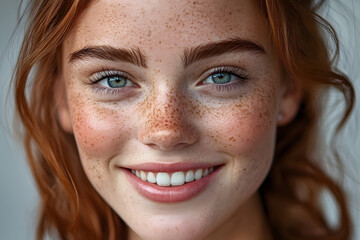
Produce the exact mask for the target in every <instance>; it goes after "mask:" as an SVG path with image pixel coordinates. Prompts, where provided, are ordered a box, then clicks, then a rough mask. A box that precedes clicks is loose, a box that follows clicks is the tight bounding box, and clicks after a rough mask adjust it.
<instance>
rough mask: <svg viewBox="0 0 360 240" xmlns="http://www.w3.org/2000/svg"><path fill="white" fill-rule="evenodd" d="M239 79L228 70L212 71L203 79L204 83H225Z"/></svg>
mask: <svg viewBox="0 0 360 240" xmlns="http://www.w3.org/2000/svg"><path fill="white" fill-rule="evenodd" d="M237 79H239V77H238V76H236V75H235V74H232V73H229V72H218V73H213V74H211V75H210V76H209V77H207V78H206V79H205V80H204V83H215V84H226V83H229V82H232V81H234V80H237Z"/></svg>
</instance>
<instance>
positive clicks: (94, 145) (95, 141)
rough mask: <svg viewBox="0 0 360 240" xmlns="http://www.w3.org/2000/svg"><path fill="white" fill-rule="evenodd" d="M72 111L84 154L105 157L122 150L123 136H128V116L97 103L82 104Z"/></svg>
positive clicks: (77, 139) (79, 142)
mask: <svg viewBox="0 0 360 240" xmlns="http://www.w3.org/2000/svg"><path fill="white" fill-rule="evenodd" d="M79 106H82V107H75V108H74V109H73V111H72V121H73V128H74V135H75V139H76V142H77V145H78V147H79V150H80V153H81V154H82V155H84V154H85V155H87V156H91V158H104V156H110V155H113V154H114V151H120V148H121V146H122V145H123V144H121V142H122V141H123V138H124V137H126V136H128V134H127V131H126V130H125V129H126V128H125V127H124V125H125V124H124V123H125V122H126V120H125V119H126V117H124V116H122V115H121V114H119V113H118V112H116V111H114V110H112V109H108V108H105V107H100V106H97V105H96V104H90V103H86V104H80V105H79Z"/></svg>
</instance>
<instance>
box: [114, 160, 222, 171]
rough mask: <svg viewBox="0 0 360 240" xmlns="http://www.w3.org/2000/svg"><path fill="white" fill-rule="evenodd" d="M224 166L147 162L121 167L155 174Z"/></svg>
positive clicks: (215, 164) (218, 164) (216, 164)
mask: <svg viewBox="0 0 360 240" xmlns="http://www.w3.org/2000/svg"><path fill="white" fill-rule="evenodd" d="M220 165H223V163H191V162H174V163H158V162H147V163H140V164H133V165H127V166H121V167H122V168H128V169H133V170H143V171H153V172H177V171H187V170H192V169H200V168H210V167H216V166H220Z"/></svg>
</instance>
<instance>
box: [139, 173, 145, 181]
mask: <svg viewBox="0 0 360 240" xmlns="http://www.w3.org/2000/svg"><path fill="white" fill-rule="evenodd" d="M140 177H141V180H143V181H146V173H145V172H144V171H140Z"/></svg>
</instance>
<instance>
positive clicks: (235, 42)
mask: <svg viewBox="0 0 360 240" xmlns="http://www.w3.org/2000/svg"><path fill="white" fill-rule="evenodd" d="M237 52H250V53H255V54H266V52H265V49H264V48H263V47H262V46H261V45H259V44H256V43H254V42H252V41H249V40H246V39H242V38H230V39H227V40H223V41H219V42H210V43H206V44H202V45H200V46H197V47H195V48H187V49H185V51H184V54H183V57H182V60H183V65H184V67H187V66H189V65H190V64H192V63H194V62H196V61H199V60H203V59H206V58H210V57H215V56H219V55H222V54H226V53H237Z"/></svg>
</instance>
